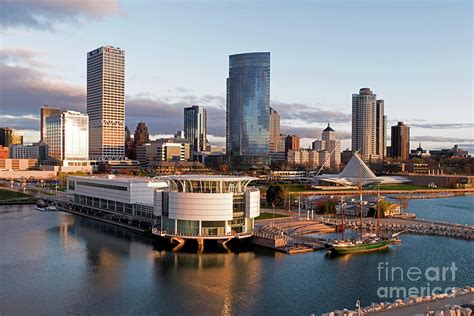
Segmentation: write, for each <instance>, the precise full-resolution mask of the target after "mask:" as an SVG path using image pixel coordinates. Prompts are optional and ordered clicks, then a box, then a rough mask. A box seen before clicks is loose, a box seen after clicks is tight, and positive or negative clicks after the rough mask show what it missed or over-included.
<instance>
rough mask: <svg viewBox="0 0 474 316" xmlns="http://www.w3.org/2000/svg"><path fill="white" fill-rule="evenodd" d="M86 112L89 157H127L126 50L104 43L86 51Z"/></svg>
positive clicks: (110, 158)
mask: <svg viewBox="0 0 474 316" xmlns="http://www.w3.org/2000/svg"><path fill="white" fill-rule="evenodd" d="M87 114H88V115H89V155H90V159H92V160H99V161H104V160H123V159H125V51H124V50H123V49H120V48H118V47H112V46H104V47H99V48H97V49H95V50H93V51H90V52H88V53H87Z"/></svg>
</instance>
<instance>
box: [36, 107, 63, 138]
mask: <svg viewBox="0 0 474 316" xmlns="http://www.w3.org/2000/svg"><path fill="white" fill-rule="evenodd" d="M63 111H65V109H60V108H54V107H50V106H48V105H46V104H45V105H43V106H42V107H41V109H40V114H41V121H40V141H44V135H45V133H46V119H47V118H48V117H50V116H53V115H55V114H59V113H61V112H63Z"/></svg>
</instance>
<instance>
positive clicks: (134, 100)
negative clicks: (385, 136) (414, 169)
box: [0, 0, 474, 152]
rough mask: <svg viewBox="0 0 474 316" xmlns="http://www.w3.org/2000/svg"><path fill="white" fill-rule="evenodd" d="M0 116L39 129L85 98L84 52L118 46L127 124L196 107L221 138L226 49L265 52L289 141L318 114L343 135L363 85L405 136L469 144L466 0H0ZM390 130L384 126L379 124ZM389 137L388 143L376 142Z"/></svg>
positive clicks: (473, 143) (308, 132)
mask: <svg viewBox="0 0 474 316" xmlns="http://www.w3.org/2000/svg"><path fill="white" fill-rule="evenodd" d="M0 7H2V10H0V126H9V127H12V128H16V129H19V130H21V131H22V132H23V134H24V136H25V142H33V141H37V140H38V139H39V132H38V130H39V109H40V106H41V105H43V104H49V105H51V106H60V107H65V108H67V109H71V110H78V111H82V112H85V111H86V102H85V93H86V91H85V86H86V53H87V52H88V51H91V50H93V49H95V48H97V47H100V46H103V45H112V46H116V47H120V48H123V49H125V51H126V56H125V65H126V66H125V67H126V76H125V87H126V88H125V93H126V124H127V125H128V126H129V128H130V130H132V132H133V131H134V129H135V126H136V124H137V123H138V122H140V121H143V122H145V123H146V124H147V126H148V127H149V130H150V132H151V134H152V135H153V137H159V136H161V135H170V134H173V133H174V132H176V131H177V130H180V129H183V126H182V125H183V107H185V106H189V105H192V104H199V105H202V106H204V107H206V108H207V110H208V134H209V137H208V138H209V140H210V141H211V142H212V143H213V144H215V145H223V144H224V140H225V139H224V136H225V90H226V87H225V80H226V78H227V75H228V56H229V55H231V54H235V53H242V52H254V51H269V52H270V53H271V91H270V94H271V103H272V106H273V107H274V108H276V110H277V111H278V112H279V113H280V115H281V129H282V132H283V133H287V134H299V135H301V136H302V138H303V140H302V144H303V145H304V146H309V144H310V142H311V141H312V140H314V139H316V138H320V136H321V131H322V129H323V128H325V127H326V126H327V124H328V123H331V126H332V127H333V128H334V129H335V130H336V131H337V133H338V135H339V137H340V138H341V139H342V147H343V148H348V147H350V130H351V95H352V94H353V93H357V92H358V90H359V89H360V88H362V87H369V88H371V89H372V90H373V91H374V92H375V93H376V94H377V97H378V98H379V99H384V100H385V114H386V115H387V116H388V122H389V125H395V124H396V122H397V121H403V122H405V123H406V124H408V125H409V126H410V127H411V140H412V144H411V147H412V148H416V147H417V146H418V142H419V141H421V142H422V146H423V147H424V148H428V149H434V148H448V147H449V148H450V147H452V146H453V144H460V145H461V147H463V148H466V149H468V150H469V151H470V152H474V123H473V122H474V114H473V102H472V101H473V99H472V98H473V90H474V86H473V72H474V68H473V10H474V8H473V2H472V1H470V0H453V1H437V0H433V1H422V0H419V1H416V0H415V1H411V0H410V1H409V0H400V1H392V0H386V1H379V0H372V1H370V0H346V1H340V0H333V1H329V0H328V1H217V0H216V1H211V0H207V1H204V0H193V1H151V0H135V1H125V0H123V1H121V0H68V1H66V0H64V1H59V0H0ZM389 134H390V131H389ZM388 145H389V144H388Z"/></svg>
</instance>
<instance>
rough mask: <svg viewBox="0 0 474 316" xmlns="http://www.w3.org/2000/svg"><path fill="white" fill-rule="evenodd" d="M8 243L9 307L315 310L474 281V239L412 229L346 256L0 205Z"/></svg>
mask: <svg viewBox="0 0 474 316" xmlns="http://www.w3.org/2000/svg"><path fill="white" fill-rule="evenodd" d="M469 199H471V200H469ZM469 201H471V202H469ZM424 203H427V204H429V205H430V206H436V208H433V209H436V210H439V212H444V211H450V212H451V213H450V214H451V216H454V215H455V214H456V212H459V211H460V210H463V209H464V208H465V207H466V205H468V204H469V203H471V205H470V206H471V208H470V209H468V210H467V212H468V213H467V214H472V213H469V212H472V196H471V197H469V198H468V199H467V200H466V199H465V198H464V197H456V198H453V199H438V200H417V201H410V202H409V204H410V206H409V207H410V208H412V209H409V210H408V211H414V210H415V208H416V212H420V214H421V213H422V212H428V211H426V208H427V207H426V206H424ZM455 206H456V207H455ZM468 206H469V205H468ZM433 212H434V211H433ZM462 212H464V211H462ZM426 214H428V213H426ZM430 214H431V213H430ZM433 214H434V213H433ZM433 216H435V215H433ZM436 216H438V217H439V219H442V218H444V217H443V216H445V215H444V214H438V215H436ZM465 217H466V216H465V215H462V216H460V217H459V218H460V219H463V218H465ZM0 242H1V256H0V269H1V270H0V272H1V273H0V314H2V315H9V314H15V315H16V314H64V313H75V314H91V313H94V314H105V315H109V314H160V315H171V314H196V315H202V314H206V315H222V314H224V315H231V314H233V315H270V314H271V315H284V314H298V315H309V314H311V313H316V314H320V313H323V312H326V311H330V310H333V309H342V308H344V307H346V308H354V305H355V302H356V301H357V300H358V299H359V300H361V303H362V305H363V306H365V305H370V303H372V302H378V301H385V300H388V301H393V300H395V297H389V298H384V297H380V296H379V295H378V294H381V293H382V294H383V293H384V291H383V289H384V288H385V287H389V286H396V287H400V286H403V287H406V288H408V287H415V288H419V289H421V287H427V286H428V285H429V286H430V287H431V288H433V287H435V286H439V287H442V288H443V289H445V288H448V287H452V286H464V285H467V284H470V285H473V284H474V273H473V270H474V267H473V263H472V261H471V259H472V258H473V257H474V253H473V251H474V250H473V249H474V247H473V245H474V244H473V243H472V242H469V241H464V240H456V239H448V238H442V237H428V236H411V235H405V236H403V242H402V243H401V244H400V245H397V246H392V247H391V248H390V249H388V250H386V251H381V252H376V253H371V254H360V255H351V256H344V257H336V258H330V257H328V256H327V253H326V252H324V251H320V252H312V253H306V254H299V255H293V256H290V255H285V254H280V253H274V252H273V251H269V250H266V249H261V248H253V247H251V246H247V245H245V244H241V245H234V247H233V248H234V250H235V251H236V252H233V253H227V252H224V251H223V250H221V252H220V253H203V254H196V253H192V252H186V251H183V252H178V253H173V252H171V251H169V250H163V249H167V248H168V247H167V246H166V245H163V244H161V243H157V242H156V241H155V242H154V241H153V240H152V239H151V238H146V237H144V236H141V235H140V234H136V233H133V232H130V231H128V230H125V229H122V228H118V227H115V226H112V225H108V224H104V223H100V222H96V221H93V220H90V219H85V218H82V217H78V216H74V215H71V214H67V213H63V212H53V213H46V212H37V211H35V210H34V207H33V206H0ZM453 263H454V264H455V267H456V268H457V270H456V271H455V273H454V274H455V275H454V280H452V278H451V275H450V274H449V275H448V279H447V280H446V281H443V280H440V281H429V282H428V280H427V279H426V277H422V278H421V279H420V280H418V281H410V280H408V279H407V278H406V275H405V276H404V278H403V280H401V279H400V275H399V273H397V274H396V275H395V278H394V280H393V281H391V280H390V279H391V277H389V278H388V279H389V281H388V282H387V280H386V278H385V277H384V273H381V275H379V273H378V270H377V267H378V266H381V265H382V266H384V265H385V266H388V267H399V270H403V271H405V272H406V271H407V270H408V269H409V268H410V267H416V268H419V269H420V270H421V271H426V269H428V268H429V267H435V268H436V267H442V266H451V265H452V264H453ZM428 283H429V284H428ZM380 289H382V292H381V291H380ZM378 292H379V293H378ZM382 296H383V295H382Z"/></svg>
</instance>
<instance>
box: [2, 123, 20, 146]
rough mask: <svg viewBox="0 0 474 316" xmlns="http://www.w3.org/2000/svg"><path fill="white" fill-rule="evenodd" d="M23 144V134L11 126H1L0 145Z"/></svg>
mask: <svg viewBox="0 0 474 316" xmlns="http://www.w3.org/2000/svg"><path fill="white" fill-rule="evenodd" d="M10 145H23V135H21V134H20V133H19V132H18V131H16V130H14V129H11V128H9V127H0V146H3V147H10Z"/></svg>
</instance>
